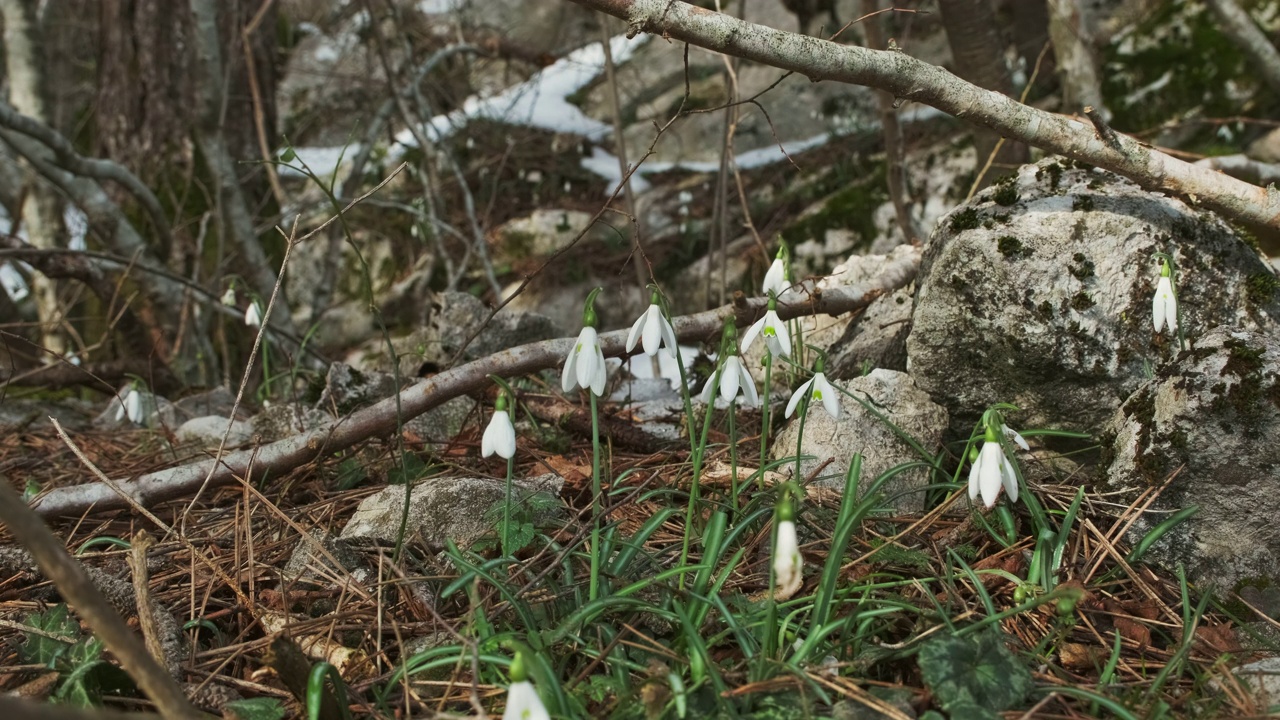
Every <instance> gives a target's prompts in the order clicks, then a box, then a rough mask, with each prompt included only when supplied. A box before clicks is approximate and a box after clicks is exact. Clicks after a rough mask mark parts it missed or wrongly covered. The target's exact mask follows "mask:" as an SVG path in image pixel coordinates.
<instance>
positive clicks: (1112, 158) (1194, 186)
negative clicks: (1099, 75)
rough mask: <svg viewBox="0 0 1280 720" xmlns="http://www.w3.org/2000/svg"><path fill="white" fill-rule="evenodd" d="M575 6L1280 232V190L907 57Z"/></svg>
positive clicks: (597, 0) (712, 19)
mask: <svg viewBox="0 0 1280 720" xmlns="http://www.w3.org/2000/svg"><path fill="white" fill-rule="evenodd" d="M571 1H572V2H574V3H576V4H578V5H582V6H584V7H588V8H591V9H594V10H599V11H601V12H606V13H608V14H610V15H613V16H615V17H620V18H624V19H626V20H627V21H628V22H629V23H630V25H631V32H633V33H640V32H647V33H653V34H655V35H659V36H662V37H664V38H669V39H671V40H680V41H684V42H689V43H692V44H694V45H698V46H700V47H705V48H709V49H711V50H715V51H717V52H725V53H729V54H732V55H737V56H738V57H742V58H746V59H749V60H755V61H756V62H761V63H764V64H766V65H773V66H775V67H779V68H783V69H787V70H795V71H797V72H800V73H803V74H804V75H806V76H807V77H808V78H809V79H810V80H815V81H817V80H835V81H838V82H846V83H851V84H854V85H865V86H868V87H875V88H879V89H881V90H885V91H887V92H890V93H892V94H893V95H894V96H895V97H898V98H905V99H907V100H914V101H917V102H922V103H925V104H926V105H931V106H933V107H936V108H938V109H939V110H942V111H943V112H946V113H949V114H951V115H954V116H956V117H958V118H962V119H964V120H967V121H969V122H971V123H975V124H977V125H982V126H984V127H988V128H991V129H993V130H995V131H997V132H999V133H1000V134H1001V135H1003V136H1005V137H1008V138H1009V139H1011V140H1017V141H1020V142H1025V143H1027V144H1029V145H1034V146H1036V147H1039V148H1042V149H1044V150H1048V151H1050V152H1054V153H1058V154H1060V155H1064V156H1066V157H1069V158H1073V159H1075V160H1081V161H1084V162H1087V163H1090V164H1092V165H1096V166H1098V167H1101V168H1104V169H1107V170H1111V171H1113V172H1116V173H1119V174H1120V175H1123V176H1125V177H1127V178H1130V179H1132V180H1134V181H1135V182H1137V183H1138V184H1140V185H1143V186H1146V187H1157V188H1161V189H1163V190H1166V191H1169V192H1175V193H1179V194H1181V195H1184V196H1187V197H1194V198H1195V199H1196V200H1197V201H1198V202H1199V203H1201V204H1203V205H1204V206H1206V207H1208V208H1210V209H1213V210H1216V211H1218V212H1220V213H1222V214H1223V215H1225V216H1227V217H1229V218H1231V219H1234V220H1240V221H1245V222H1248V223H1253V224H1257V225H1264V226H1268V227H1272V228H1280V190H1267V189H1263V188H1260V187H1257V186H1254V185H1250V184H1248V183H1245V182H1241V181H1239V180H1236V179H1234V178H1230V177H1227V176H1225V175H1222V174H1220V173H1215V172H1213V171H1212V170H1209V169H1208V168H1199V167H1196V166H1194V165H1192V164H1190V163H1187V162H1183V161H1181V160H1178V159H1175V158H1173V157H1171V156H1169V155H1166V154H1165V153H1162V152H1160V151H1158V150H1155V149H1154V148H1151V147H1149V146H1146V145H1143V144H1142V143H1140V142H1138V141H1137V140H1134V139H1133V138H1131V137H1128V136H1125V135H1119V136H1118V140H1119V142H1120V146H1121V151H1117V150H1115V149H1113V148H1110V147H1108V146H1107V145H1106V144H1105V143H1103V142H1102V141H1101V140H1100V139H1099V138H1098V137H1096V135H1095V134H1094V132H1093V128H1091V127H1089V126H1088V125H1086V124H1084V123H1081V122H1079V121H1077V120H1073V119H1071V118H1068V117H1066V116H1063V115H1057V114H1055V113H1049V112H1045V111H1043V110H1037V109H1036V108H1033V107H1030V106H1027V105H1023V104H1022V103H1019V102H1017V101H1016V100H1014V99H1013V98H1010V97H1008V96H1006V95H1003V94H1001V93H998V92H992V91H989V90H983V89H982V88H980V87H977V86H975V85H972V84H970V83H967V82H964V81H963V80H960V79H959V78H957V77H956V76H954V75H952V74H951V73H949V72H947V71H946V70H944V69H942V68H940V67H937V66H936V65H930V64H929V63H926V62H923V61H921V60H917V59H916V58H913V57H909V56H907V55H906V54H904V53H895V52H885V51H877V50H868V49H866V48H862V47H856V46H851V45H838V44H836V43H832V42H825V41H822V40H818V39H815V38H810V37H804V36H801V35H795V34H793V33H788V32H783V31H781V30H775V29H773V28H769V27H764V26H762V25H756V24H753V23H748V22H744V21H741V20H737V19H735V18H732V17H729V16H727V15H722V14H719V13H714V12H710V11H707V10H704V9H702V8H698V7H695V6H693V5H690V4H688V3H685V2H680V1H679V0H571Z"/></svg>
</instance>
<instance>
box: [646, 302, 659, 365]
mask: <svg viewBox="0 0 1280 720" xmlns="http://www.w3.org/2000/svg"><path fill="white" fill-rule="evenodd" d="M661 321H662V314H661V313H659V312H658V306H657V305H650V306H649V311H648V312H647V313H646V314H645V322H644V353H645V355H650V356H653V355H657V354H658V348H659V347H661V346H660V345H659V343H661V342H662V325H661Z"/></svg>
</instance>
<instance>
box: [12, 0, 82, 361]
mask: <svg viewBox="0 0 1280 720" xmlns="http://www.w3.org/2000/svg"><path fill="white" fill-rule="evenodd" d="M38 5H39V2H38V0H0V15H3V19H4V50H5V69H6V70H7V73H8V80H9V102H10V103H12V105H13V107H14V108H15V109H17V111H18V112H20V113H23V114H25V115H29V116H31V117H33V118H35V119H37V120H39V121H40V122H42V123H45V124H48V122H49V103H48V102H47V100H46V98H45V95H44V87H45V82H44V66H45V57H44V43H43V37H42V34H41V31H40V23H39V18H38V14H37V10H38V7H37V6H38ZM26 175H27V177H26V183H25V184H26V192H25V197H24V200H23V202H22V208H21V212H22V225H23V227H24V228H26V233H27V238H28V239H29V240H30V241H31V244H32V245H34V246H35V247H38V248H56V247H59V246H60V245H61V244H63V238H64V237H65V232H64V230H63V225H62V205H61V203H60V202H59V199H58V195H57V193H55V192H53V190H52V188H50V187H49V186H48V185H46V184H44V183H43V182H41V180H40V178H39V176H38V174H36V173H35V172H30V168H28V172H27V174H26ZM31 285H32V288H31V290H32V296H33V299H34V300H35V305H36V314H37V316H38V317H39V318H40V334H41V341H42V343H43V344H44V347H45V349H46V350H48V351H49V352H50V353H51V355H52V356H55V357H56V356H61V355H63V354H64V353H65V352H66V350H67V343H66V339H65V338H64V337H63V334H62V333H61V332H59V327H60V326H61V325H62V323H63V322H64V320H63V310H62V306H61V303H59V302H58V288H57V284H56V283H55V282H54V281H53V279H52V278H49V277H46V276H45V275H44V274H43V273H41V274H37V275H34V276H33V277H32V283H31Z"/></svg>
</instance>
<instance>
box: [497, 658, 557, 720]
mask: <svg viewBox="0 0 1280 720" xmlns="http://www.w3.org/2000/svg"><path fill="white" fill-rule="evenodd" d="M502 720H551V715H550V713H548V712H547V707H546V706H545V705H543V704H542V698H540V697H538V690H537V689H536V688H534V687H533V683H531V682H529V677H528V673H526V672H525V669H524V653H521V652H517V653H516V657H515V660H514V661H513V662H512V663H511V684H510V685H508V686H507V708H506V709H505V710H503V711H502Z"/></svg>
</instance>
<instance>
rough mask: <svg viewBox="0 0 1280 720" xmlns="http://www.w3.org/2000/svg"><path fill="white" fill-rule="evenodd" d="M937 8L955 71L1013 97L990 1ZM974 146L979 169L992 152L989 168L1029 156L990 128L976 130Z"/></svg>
mask: <svg viewBox="0 0 1280 720" xmlns="http://www.w3.org/2000/svg"><path fill="white" fill-rule="evenodd" d="M938 10H939V12H940V13H941V15H942V24H943V26H944V27H946V30H947V43H948V44H949V45H950V46H951V59H952V62H953V63H954V65H955V70H956V74H957V75H959V76H960V77H962V78H964V79H965V80H968V81H969V82H971V83H973V84H974V85H977V86H978V87H982V88H986V89H987V90H994V91H996V92H998V93H1001V94H1003V95H1007V96H1012V95H1013V78H1012V76H1011V75H1010V74H1009V66H1008V65H1007V64H1006V63H1005V60H1004V42H1003V40H1001V38H1000V31H999V25H998V23H996V14H995V11H994V10H993V9H992V7H991V0H938ZM974 146H975V147H976V148H977V150H978V168H979V170H980V171H981V169H982V168H984V167H985V166H986V164H987V161H988V159H990V158H991V157H992V154H993V153H994V154H995V158H994V160H993V162H992V167H1003V168H1010V167H1017V166H1018V165H1021V164H1023V163H1025V162H1027V160H1029V159H1030V154H1029V153H1028V152H1027V148H1026V146H1025V145H1022V144H1020V143H1012V142H1008V141H1006V142H1004V143H1003V144H1001V143H1000V134H999V133H996V132H992V131H990V130H983V129H979V130H977V131H976V132H975V133H974ZM999 174H1000V173H992V172H990V171H988V172H987V173H986V174H985V175H984V176H983V177H982V178H981V180H982V183H981V185H986V184H988V183H990V181H991V180H993V179H994V177H995V176H997V175H999Z"/></svg>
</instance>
